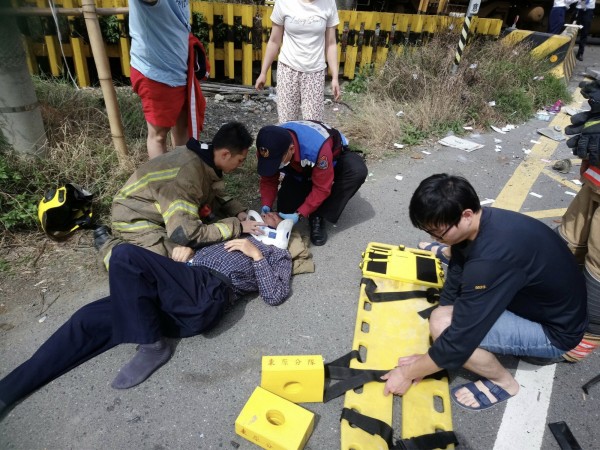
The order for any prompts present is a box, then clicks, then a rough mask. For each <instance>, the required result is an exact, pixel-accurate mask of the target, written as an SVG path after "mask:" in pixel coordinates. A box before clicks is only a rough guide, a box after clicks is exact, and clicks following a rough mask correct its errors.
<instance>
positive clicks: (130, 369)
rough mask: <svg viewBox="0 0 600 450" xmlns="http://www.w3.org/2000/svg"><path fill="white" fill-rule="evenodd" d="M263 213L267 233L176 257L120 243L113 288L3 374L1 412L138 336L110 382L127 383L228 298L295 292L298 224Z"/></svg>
mask: <svg viewBox="0 0 600 450" xmlns="http://www.w3.org/2000/svg"><path fill="white" fill-rule="evenodd" d="M257 216H258V215H255V219H256V218H257ZM258 218H262V220H263V221H264V223H265V226H264V232H263V233H264V234H263V235H262V236H260V237H256V236H249V237H247V238H242V239H234V240H231V241H227V242H224V243H219V244H214V245H210V246H207V247H202V248H200V249H199V250H197V251H194V250H192V249H190V248H187V247H178V248H176V249H175V251H174V252H173V256H172V259H169V258H167V257H164V256H161V255H157V254H156V253H153V252H151V251H149V250H146V249H144V248H141V247H137V246H134V245H131V244H120V245H118V246H116V247H115V248H114V250H113V252H112V257H111V260H110V269H109V273H108V277H109V284H110V295H109V296H108V297H104V298H102V299H100V300H97V301H95V302H92V303H89V304H87V305H85V306H84V307H82V308H81V309H79V310H78V311H77V312H76V313H75V314H74V315H73V316H72V317H71V318H70V319H69V320H68V321H67V322H66V323H65V324H63V325H62V326H61V327H60V328H59V329H58V330H57V331H56V332H55V333H54V334H53V335H52V336H50V338H49V339H48V340H47V341H46V342H45V343H44V344H42V346H41V347H40V348H39V349H38V350H37V351H36V352H35V353H34V354H33V356H32V357H31V358H29V359H28V360H27V361H25V362H24V363H23V364H21V365H20V366H18V367H17V368H16V369H14V370H13V371H12V372H11V373H9V374H8V375H7V376H6V377H4V379H2V380H0V417H1V416H2V415H3V414H2V413H3V412H4V411H6V410H7V409H8V408H9V407H10V406H11V405H13V404H15V403H16V402H17V401H19V400H21V399H22V398H24V397H25V396H26V395H28V394H30V393H31V392H33V391H35V390H36V389H38V388H40V387H41V386H43V385H45V384H47V383H49V382H50V381H52V380H53V379H55V378H57V377H59V376H61V375H63V374H65V373H66V372H68V371H70V370H71V369H73V368H75V367H77V366H78V365H80V364H82V363H84V362H85V361H87V360H89V359H91V358H93V357H95V356H97V355H99V354H101V353H103V352H105V351H107V350H108V349H110V348H112V347H115V346H117V345H119V344H124V343H136V344H139V346H138V350H137V352H136V354H135V356H134V357H133V359H131V361H129V362H128V363H127V364H126V365H125V366H123V367H122V368H121V370H120V371H119V372H118V374H117V376H116V378H115V379H114V380H113V382H112V384H111V386H112V387H113V388H115V389H127V388H130V387H133V386H136V385H137V384H139V383H141V382H143V381H144V380H146V379H147V378H148V377H149V376H150V375H151V374H152V373H153V372H154V371H156V370H157V369H158V368H159V367H160V366H162V365H163V364H165V363H166V362H167V361H168V360H169V359H170V358H171V356H172V352H173V350H172V348H171V346H170V344H169V342H167V341H166V340H165V338H184V337H190V336H194V335H197V334H199V333H202V332H205V331H207V330H209V329H210V328H212V327H213V326H215V325H216V324H217V323H218V322H219V319H220V318H221V317H222V316H223V312H224V310H225V308H226V306H227V305H228V304H229V303H231V302H234V301H235V300H237V299H239V298H240V297H242V296H244V295H246V294H249V293H252V292H258V293H259V294H260V296H261V297H262V299H263V300H264V301H265V302H266V303H267V304H269V305H273V306H275V305H279V304H281V303H283V302H284V300H285V299H286V298H287V296H288V295H289V292H290V280H291V275H292V256H291V254H290V252H289V251H288V249H287V246H288V239H289V237H290V230H291V227H292V225H293V224H292V223H291V221H285V220H282V219H281V218H280V217H279V216H278V215H277V213H268V214H263V215H262V216H258ZM298 239H300V238H299V237H298ZM306 271H308V270H306ZM295 273H299V272H297V271H295Z"/></svg>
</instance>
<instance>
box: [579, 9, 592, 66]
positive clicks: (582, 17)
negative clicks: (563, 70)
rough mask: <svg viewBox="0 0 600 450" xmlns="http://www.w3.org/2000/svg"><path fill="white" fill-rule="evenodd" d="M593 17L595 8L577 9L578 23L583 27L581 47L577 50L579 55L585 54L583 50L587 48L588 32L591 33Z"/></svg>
mask: <svg viewBox="0 0 600 450" xmlns="http://www.w3.org/2000/svg"><path fill="white" fill-rule="evenodd" d="M593 19H594V10H593V9H587V10H585V11H583V10H579V11H577V24H579V25H581V26H582V27H583V28H581V29H580V30H579V49H578V50H577V56H583V51H584V50H585V46H586V44H587V39H588V34H589V33H590V28H591V27H592V20H593Z"/></svg>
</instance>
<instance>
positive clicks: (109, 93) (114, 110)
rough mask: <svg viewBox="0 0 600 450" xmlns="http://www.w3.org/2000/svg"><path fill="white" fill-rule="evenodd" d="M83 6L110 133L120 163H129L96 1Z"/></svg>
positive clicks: (82, 4)
mask: <svg viewBox="0 0 600 450" xmlns="http://www.w3.org/2000/svg"><path fill="white" fill-rule="evenodd" d="M81 6H82V9H83V18H84V19H85V27H86V28H87V32H88V36H89V38H90V46H91V47H92V55H93V57H94V58H93V59H94V64H95V65H96V70H97V71H98V79H99V80H100V88H101V89H102V95H103V97H104V104H105V105H106V111H107V113H108V123H109V124H110V132H111V136H112V140H113V144H114V146H115V148H116V150H117V156H118V158H119V162H120V163H121V164H124V163H125V162H126V161H127V159H128V158H127V146H126V145H125V136H124V134H123V124H122V123H121V113H120V111H119V104H118V103H117V93H116V92H115V86H114V85H113V82H112V75H111V73H110V66H109V63H108V56H107V55H106V48H104V41H103V40H102V33H101V32H100V24H99V23H98V16H97V15H96V6H95V5H94V0H82V1H81Z"/></svg>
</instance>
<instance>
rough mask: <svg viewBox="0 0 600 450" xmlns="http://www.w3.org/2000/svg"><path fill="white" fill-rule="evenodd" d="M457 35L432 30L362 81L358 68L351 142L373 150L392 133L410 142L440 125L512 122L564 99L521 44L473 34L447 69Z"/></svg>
mask: <svg viewBox="0 0 600 450" xmlns="http://www.w3.org/2000/svg"><path fill="white" fill-rule="evenodd" d="M457 42H458V36H457V34H456V33H440V34H437V35H436V36H434V37H433V38H432V39H431V40H430V41H429V42H428V43H426V44H425V45H422V46H407V47H404V48H401V49H400V50H399V51H398V52H397V53H396V54H394V55H390V56H389V57H388V60H387V61H386V63H385V64H384V65H383V66H382V67H381V68H380V69H379V70H377V71H376V72H375V73H374V74H373V75H372V76H371V77H370V78H369V79H368V81H367V82H366V83H365V80H364V75H362V78H361V80H360V83H361V85H364V84H366V90H367V92H366V94H367V96H368V99H364V98H360V97H359V98H358V99H357V100H356V103H357V106H356V108H355V111H357V112H356V114H355V117H353V118H352V119H351V123H350V124H348V128H353V129H356V131H352V132H348V134H349V135H353V136H356V137H357V138H358V140H359V142H358V146H359V147H361V148H368V149H369V150H370V151H372V152H374V153H375V156H380V154H381V153H382V152H384V151H385V150H381V148H383V149H385V148H389V145H390V142H391V141H392V140H393V141H395V142H398V141H401V142H403V143H405V144H417V143H419V142H422V141H423V140H424V139H426V138H427V137H430V136H439V135H443V134H445V133H447V132H448V130H451V131H453V132H455V133H458V134H460V133H462V132H463V129H462V126H463V125H470V126H474V127H477V128H480V129H484V128H486V127H487V126H488V125H490V124H501V125H504V124H506V123H516V122H517V121H522V120H526V119H528V118H529V117H531V116H532V115H533V113H534V112H535V110H536V109H537V108H540V107H542V106H544V105H546V104H548V103H549V104H552V103H554V102H555V101H556V100H558V99H563V100H565V99H568V98H569V93H568V91H567V90H566V86H565V85H564V83H563V82H562V81H561V80H558V79H556V78H555V77H553V76H550V75H548V69H549V65H548V63H547V62H546V61H543V60H539V59H535V58H534V57H533V56H531V54H530V48H529V47H527V46H526V45H517V46H509V45H506V44H505V43H503V42H502V41H484V40H476V41H474V42H472V43H470V45H468V46H467V48H466V50H465V52H464V53H463V56H462V60H461V63H460V65H459V67H458V69H457V70H456V71H455V72H456V73H453V70H452V69H453V63H454V58H455V53H456V45H457ZM354 92H356V91H354ZM400 110H401V111H403V113H404V114H403V116H402V117H401V118H400V119H399V120H398V119H397V117H396V114H397V112H398V111H400ZM387 127H389V128H387ZM386 128H387V129H386ZM378 148H380V150H377V149H378Z"/></svg>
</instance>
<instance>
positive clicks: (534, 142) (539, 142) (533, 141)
mask: <svg viewBox="0 0 600 450" xmlns="http://www.w3.org/2000/svg"><path fill="white" fill-rule="evenodd" d="M529 142H531V143H532V144H541V143H542V141H536V140H535V139H532V140H530V141H529Z"/></svg>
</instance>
